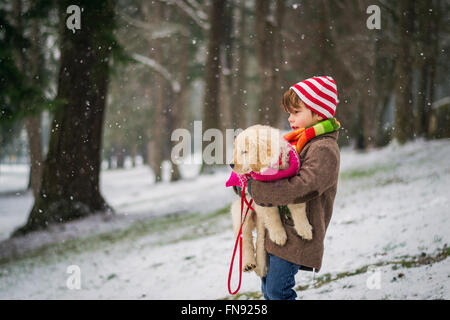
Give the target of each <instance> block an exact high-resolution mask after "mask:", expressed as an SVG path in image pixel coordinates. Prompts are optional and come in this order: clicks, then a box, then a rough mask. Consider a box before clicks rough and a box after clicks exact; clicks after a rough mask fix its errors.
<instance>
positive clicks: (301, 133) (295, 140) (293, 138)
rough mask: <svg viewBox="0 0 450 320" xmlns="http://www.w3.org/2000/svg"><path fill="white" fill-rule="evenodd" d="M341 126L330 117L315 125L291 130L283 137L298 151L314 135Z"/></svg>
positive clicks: (328, 131)
mask: <svg viewBox="0 0 450 320" xmlns="http://www.w3.org/2000/svg"><path fill="white" fill-rule="evenodd" d="M340 127H341V124H340V123H339V121H337V120H336V118H330V119H327V120H323V121H320V122H319V123H316V124H315V125H312V126H309V127H306V128H300V129H297V130H295V131H291V132H289V133H286V134H285V135H284V139H286V141H288V142H289V143H290V144H291V145H292V146H294V147H295V149H296V150H297V152H298V153H300V151H301V150H302V149H303V147H304V146H305V144H306V143H307V142H308V141H309V140H311V139H312V138H314V137H317V136H319V135H321V134H324V133H330V132H333V131H336V130H338V129H339V128H340Z"/></svg>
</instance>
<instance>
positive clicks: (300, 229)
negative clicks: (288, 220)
mask: <svg viewBox="0 0 450 320" xmlns="http://www.w3.org/2000/svg"><path fill="white" fill-rule="evenodd" d="M294 228H295V231H297V234H298V235H299V236H300V237H302V238H303V239H305V240H312V226H311V225H310V224H309V223H302V224H300V225H299V226H297V225H296V226H294Z"/></svg>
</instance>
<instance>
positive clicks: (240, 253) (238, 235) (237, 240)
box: [228, 185, 255, 295]
mask: <svg viewBox="0 0 450 320" xmlns="http://www.w3.org/2000/svg"><path fill="white" fill-rule="evenodd" d="M244 202H245V203H246V204H247V211H246V212H245V215H244V218H243V219H242V216H243V215H242V213H243V212H244ZM252 202H253V199H251V200H250V203H249V202H248V201H247V199H246V198H245V185H244V186H243V187H242V192H241V227H240V228H239V232H238V234H237V237H236V243H235V244H234V250H233V256H232V258H231V264H230V271H229V272H228V292H229V293H230V294H231V295H234V294H236V293H237V292H238V291H239V289H240V288H241V281H242V226H243V225H244V222H245V218H247V213H248V210H249V209H252V211H255V209H253V208H252V206H251V204H252ZM238 244H239V284H238V287H237V289H236V291H234V292H233V291H231V275H232V274H233V263H234V257H235V256H236V250H237V246H238Z"/></svg>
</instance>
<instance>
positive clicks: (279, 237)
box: [269, 228, 287, 246]
mask: <svg viewBox="0 0 450 320" xmlns="http://www.w3.org/2000/svg"><path fill="white" fill-rule="evenodd" d="M269 237H270V240H272V241H273V242H275V243H276V244H277V245H279V246H284V245H285V244H286V240H287V234H286V231H284V229H283V228H280V229H278V230H269Z"/></svg>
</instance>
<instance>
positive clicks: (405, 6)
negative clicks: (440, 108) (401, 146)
mask: <svg viewBox="0 0 450 320" xmlns="http://www.w3.org/2000/svg"><path fill="white" fill-rule="evenodd" d="M398 16H399V21H398V24H399V33H400V34H399V44H398V54H397V68H396V75H397V81H396V95H395V107H396V108H395V130H394V132H395V137H396V138H397V140H398V141H399V142H400V143H405V142H406V141H408V140H411V139H412V138H413V135H414V122H413V119H414V113H413V94H412V79H413V78H412V76H413V74H412V71H413V70H412V64H413V61H412V56H411V52H410V50H411V45H413V41H411V35H412V34H413V32H414V30H413V28H414V1H409V0H400V1H399V15H398Z"/></svg>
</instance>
